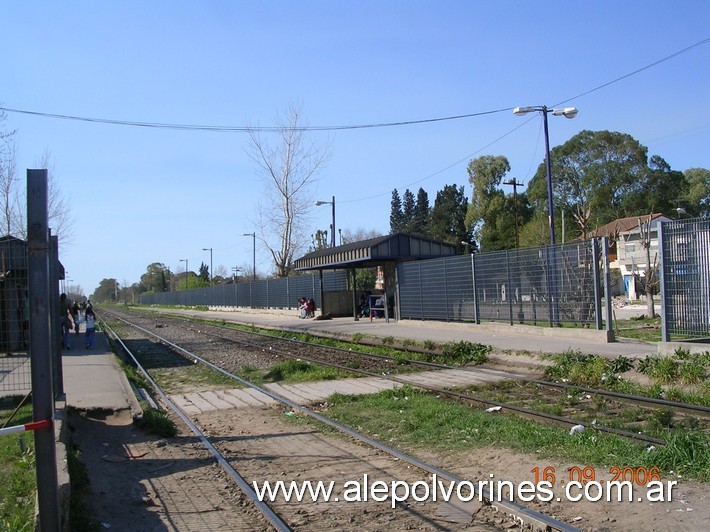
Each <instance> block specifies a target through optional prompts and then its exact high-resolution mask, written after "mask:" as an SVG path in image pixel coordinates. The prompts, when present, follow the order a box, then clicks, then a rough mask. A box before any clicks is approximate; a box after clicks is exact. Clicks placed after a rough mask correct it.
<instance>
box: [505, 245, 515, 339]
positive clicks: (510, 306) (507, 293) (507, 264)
mask: <svg viewBox="0 0 710 532" xmlns="http://www.w3.org/2000/svg"><path fill="white" fill-rule="evenodd" d="M505 272H506V275H507V278H508V281H507V282H506V287H505V298H506V299H507V300H508V317H509V318H510V319H509V321H510V324H511V325H513V298H512V297H510V288H511V280H510V255H509V253H508V250H507V249H506V250H505Z"/></svg>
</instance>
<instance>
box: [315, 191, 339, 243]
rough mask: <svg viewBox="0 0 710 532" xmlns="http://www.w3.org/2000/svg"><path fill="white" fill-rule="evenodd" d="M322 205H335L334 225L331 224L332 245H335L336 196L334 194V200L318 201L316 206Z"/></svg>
mask: <svg viewBox="0 0 710 532" xmlns="http://www.w3.org/2000/svg"><path fill="white" fill-rule="evenodd" d="M321 205H332V206H333V225H331V226H330V246H331V247H335V196H333V200H332V201H316V207H320V206H321Z"/></svg>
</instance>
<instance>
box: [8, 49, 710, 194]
mask: <svg viewBox="0 0 710 532" xmlns="http://www.w3.org/2000/svg"><path fill="white" fill-rule="evenodd" d="M708 42H710V37H707V38H705V39H702V40H700V41H698V42H696V43H693V44H691V45H689V46H686V47H685V48H683V49H681V50H678V51H676V52H674V53H672V54H670V55H667V56H665V57H663V58H661V59H658V60H656V61H654V62H652V63H649V64H648V65H645V66H643V67H641V68H638V69H636V70H634V71H632V72H629V73H627V74H624V75H623V76H620V77H618V78H615V79H613V80H611V81H608V82H605V83H602V84H601V85H598V86H596V87H594V88H592V89H589V90H587V91H584V92H582V93H580V94H578V95H576V96H572V97H570V98H567V99H565V100H561V101H560V102H557V103H556V104H554V105H555V106H557V105H562V104H564V103H568V102H570V101H573V100H577V99H579V98H582V97H584V96H587V95H588V94H591V93H593V92H596V91H598V90H601V89H603V88H605V87H608V86H610V85H613V84H615V83H618V82H620V81H622V80H624V79H627V78H629V77H632V76H634V75H636V74H639V73H641V72H643V71H645V70H648V69H650V68H653V67H655V66H658V65H659V64H661V63H664V62H666V61H669V60H670V59H673V58H675V57H677V56H679V55H682V54H684V53H686V52H688V51H690V50H692V49H693V48H697V47H699V46H702V45H704V44H707V43H708ZM512 109H513V108H512V107H506V108H503V109H493V110H488V111H481V112H476V113H467V114H461V115H453V116H445V117H437V118H426V119H421V120H405V121H399V122H380V123H370V124H356V125H335V126H303V127H297V128H294V129H296V130H298V131H306V132H307V131H345V130H358V129H374V128H384V127H401V126H411V125H418V124H430V123H435V122H444V121H451V120H461V119H465V118H473V117H478V116H485V115H491V114H496V113H502V112H506V111H510V110H512ZM0 111H5V112H9V113H20V114H26V115H31V116H38V117H42V118H54V119H61V120H74V121H82V122H90V123H98V124H109V125H121V126H133V127H145V128H157V129H173V130H187V131H206V132H222V133H248V132H255V131H260V132H278V131H282V130H283V128H282V127H278V126H256V127H248V126H215V125H198V124H175V123H161V122H141V121H130V120H115V119H108V118H95V117H81V116H73V115H64V114H56V113H46V112H39V111H29V110H24V109H14V108H11V107H2V106H0ZM533 118H534V117H533ZM533 118H531V119H529V120H526V121H525V122H523V123H521V124H520V125H518V126H516V127H514V128H512V129H511V130H510V131H508V132H507V133H505V134H503V135H501V136H500V137H498V138H496V139H495V140H493V141H491V142H489V143H488V144H486V145H485V146H483V147H481V148H479V149H478V150H476V151H475V152H473V153H472V154H469V155H467V156H465V157H462V158H461V159H459V160H457V161H456V162H454V163H451V164H450V165H448V166H447V167H445V168H442V169H441V170H438V171H437V172H434V173H432V174H429V175H427V176H426V177H423V178H421V179H418V180H416V181H413V182H412V183H409V184H407V185H405V186H406V187H408V186H412V185H415V184H418V183H421V182H422V181H426V180H427V179H430V178H432V177H434V176H436V175H439V174H441V173H443V172H445V171H447V170H449V169H451V168H453V167H454V166H456V165H458V164H460V163H461V162H463V161H465V160H466V159H468V158H471V157H473V156H474V155H476V154H478V153H480V152H481V151H483V150H485V149H486V148H488V147H490V146H492V145H494V144H496V143H497V142H499V141H500V140H502V139H503V138H505V137H507V136H508V135H510V134H512V133H513V132H515V131H516V130H518V129H520V128H521V127H523V126H524V125H526V124H527V123H528V122H530V120H532V119H533ZM386 194H388V193H387V192H385V193H382V194H376V195H373V196H368V197H365V198H360V199H355V200H349V201H346V202H358V201H364V200H369V199H373V198H378V197H381V196H384V195H386Z"/></svg>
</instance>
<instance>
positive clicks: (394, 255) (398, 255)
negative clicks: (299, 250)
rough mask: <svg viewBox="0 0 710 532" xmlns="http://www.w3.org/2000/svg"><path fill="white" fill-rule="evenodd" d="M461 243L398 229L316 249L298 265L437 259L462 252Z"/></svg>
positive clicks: (318, 267)
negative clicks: (374, 236)
mask: <svg viewBox="0 0 710 532" xmlns="http://www.w3.org/2000/svg"><path fill="white" fill-rule="evenodd" d="M458 252H459V250H458V246H456V245H454V244H447V243H446V242H440V241H438V240H431V239H429V238H424V237H421V236H416V235H410V234H408V233H396V234H393V235H387V236H380V237H377V238H370V239H368V240H361V241H360V242H352V243H350V244H345V245H342V246H337V247H334V248H325V249H319V250H317V251H313V252H311V253H309V254H307V255H304V256H303V257H301V258H300V259H296V260H295V261H294V263H293V265H294V269H295V270H298V271H302V270H323V269H333V268H335V269H343V268H371V267H373V266H380V265H382V264H384V263H385V262H395V263H396V262H404V261H410V260H422V259H434V258H437V257H448V256H450V255H458Z"/></svg>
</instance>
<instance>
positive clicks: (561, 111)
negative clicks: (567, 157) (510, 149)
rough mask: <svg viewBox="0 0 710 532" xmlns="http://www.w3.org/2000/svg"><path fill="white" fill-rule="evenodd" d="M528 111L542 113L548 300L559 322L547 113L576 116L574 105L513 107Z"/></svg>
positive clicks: (520, 112)
mask: <svg viewBox="0 0 710 532" xmlns="http://www.w3.org/2000/svg"><path fill="white" fill-rule="evenodd" d="M528 113H542V119H543V124H544V129H545V173H546V177H547V209H548V224H549V226H550V248H549V253H551V254H552V256H551V257H550V258H549V260H548V267H547V274H548V276H549V277H548V278H549V280H550V285H551V289H552V298H551V301H550V324H551V325H559V324H560V307H559V305H560V302H559V299H558V293H557V279H556V277H555V275H554V274H553V273H552V265H553V264H555V262H556V260H557V259H556V257H555V255H556V253H555V219H554V211H553V205H554V203H553V201H552V164H551V162H550V133H549V131H548V128H547V114H548V113H552V115H553V116H564V117H565V118H570V119H572V118H574V117H575V116H577V108H576V107H565V108H564V109H548V108H547V106H546V105H541V106H533V107H516V108H515V109H513V114H514V115H515V116H525V115H526V114H528Z"/></svg>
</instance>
